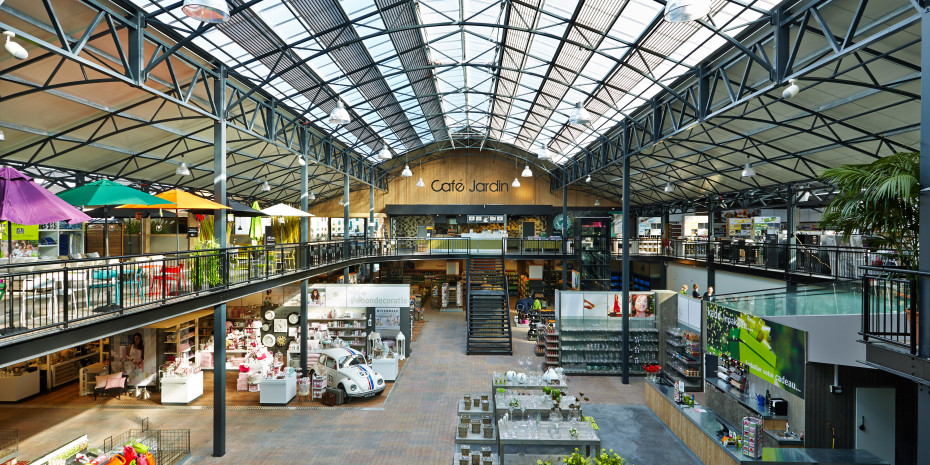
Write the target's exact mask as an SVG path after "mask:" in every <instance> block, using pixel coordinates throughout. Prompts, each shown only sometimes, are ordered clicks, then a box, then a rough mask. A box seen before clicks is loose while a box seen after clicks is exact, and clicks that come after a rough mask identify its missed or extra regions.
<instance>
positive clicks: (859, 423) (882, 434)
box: [856, 388, 895, 463]
mask: <svg viewBox="0 0 930 465" xmlns="http://www.w3.org/2000/svg"><path fill="white" fill-rule="evenodd" d="M894 397H895V390H894V388H856V448H857V449H865V450H867V451H869V452H871V453H873V454H875V455H877V456H879V457H880V458H881V459H882V460H885V461H886V462H888V463H895V461H894V446H895V429H894V428H895V425H894V419H895V410H894V409H895V402H894Z"/></svg>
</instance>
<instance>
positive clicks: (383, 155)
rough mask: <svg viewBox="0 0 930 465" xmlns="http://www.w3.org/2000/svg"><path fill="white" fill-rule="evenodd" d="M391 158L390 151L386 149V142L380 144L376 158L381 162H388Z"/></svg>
mask: <svg viewBox="0 0 930 465" xmlns="http://www.w3.org/2000/svg"><path fill="white" fill-rule="evenodd" d="M392 156H393V155H391V149H390V148H388V145H387V142H384V143H382V144H381V152H380V153H378V157H380V158H381V159H382V160H390V159H391V157H392Z"/></svg>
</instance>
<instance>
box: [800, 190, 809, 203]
mask: <svg viewBox="0 0 930 465" xmlns="http://www.w3.org/2000/svg"><path fill="white" fill-rule="evenodd" d="M810 199H811V191H807V192H805V193H804V194H803V195H802V196H801V201H802V202H807V201H808V200H810Z"/></svg>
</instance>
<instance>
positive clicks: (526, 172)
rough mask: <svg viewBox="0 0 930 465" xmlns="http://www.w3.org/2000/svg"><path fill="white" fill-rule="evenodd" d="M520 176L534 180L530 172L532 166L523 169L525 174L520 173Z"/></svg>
mask: <svg viewBox="0 0 930 465" xmlns="http://www.w3.org/2000/svg"><path fill="white" fill-rule="evenodd" d="M520 176H523V177H524V178H532V177H533V172H532V171H530V165H526V168H523V172H522V173H520Z"/></svg>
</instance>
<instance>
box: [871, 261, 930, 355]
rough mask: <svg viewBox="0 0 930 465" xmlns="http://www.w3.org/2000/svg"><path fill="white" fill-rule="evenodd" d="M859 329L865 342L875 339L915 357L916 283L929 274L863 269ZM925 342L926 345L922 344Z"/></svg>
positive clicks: (916, 349) (916, 338)
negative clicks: (902, 349)
mask: <svg viewBox="0 0 930 465" xmlns="http://www.w3.org/2000/svg"><path fill="white" fill-rule="evenodd" d="M862 268H863V270H864V271H865V274H864V275H863V276H862V291H863V295H862V330H861V332H860V334H861V335H862V339H863V340H864V341H866V342H868V341H870V340H877V341H881V342H885V343H888V344H892V345H895V346H899V347H902V348H904V349H906V350H907V351H908V352H910V353H911V355H914V354H917V352H918V349H919V346H918V344H919V342H920V341H919V339H918V337H917V334H918V333H917V330H918V321H919V319H920V310H919V306H918V300H917V289H918V280H919V279H920V278H921V277H923V279H930V273H924V272H919V271H912V270H905V269H900V268H883V267H872V266H865V267H862ZM925 343H926V342H925Z"/></svg>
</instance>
